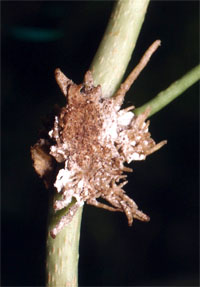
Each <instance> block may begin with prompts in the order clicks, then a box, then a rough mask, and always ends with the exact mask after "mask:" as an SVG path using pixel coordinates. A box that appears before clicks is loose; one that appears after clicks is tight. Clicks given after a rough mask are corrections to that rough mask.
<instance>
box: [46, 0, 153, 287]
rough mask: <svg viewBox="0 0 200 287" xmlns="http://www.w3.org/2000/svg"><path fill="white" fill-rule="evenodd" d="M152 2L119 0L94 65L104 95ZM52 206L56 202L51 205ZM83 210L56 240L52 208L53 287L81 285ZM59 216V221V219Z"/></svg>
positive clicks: (50, 272) (50, 250)
mask: <svg viewBox="0 0 200 287" xmlns="http://www.w3.org/2000/svg"><path fill="white" fill-rule="evenodd" d="M148 3H149V0H118V1H117V2H116V4H115V6H114V8H113V12H112V15H111V18H110V21H109V23H108V28H107V30H106V32H105V34H104V37H103V40H102V42H101V44H100V47H99V49H98V51H97V54H96V56H95V58H94V61H93V62H92V72H93V77H94V80H95V83H96V84H101V85H102V90H103V96H104V97H110V96H112V94H113V93H114V91H115V90H116V88H117V86H118V85H119V83H120V81H121V78H122V77H123V74H124V72H125V70H126V67H127V65H128V62H129V60H130V58H131V54H132V51H133V49H134V47H135V45H136V41H137V37H138V35H139V31H140V29H141V26H142V23H143V20H144V16H145V13H146V9H147V6H148ZM50 204H51V206H52V202H51V203H50ZM81 214H82V208H80V209H79V210H78V212H77V213H76V215H75V216H74V218H73V220H72V222H71V223H70V224H69V225H68V226H66V227H65V228H64V229H63V230H62V231H61V232H60V233H59V234H58V235H57V236H56V238H55V239H52V238H51V237H50V235H49V231H50V230H51V229H52V227H53V226H54V225H55V221H56V220H57V219H58V215H56V214H54V213H53V211H52V209H51V211H50V215H49V226H48V236H47V261H46V271H47V281H46V282H47V283H46V285H47V286H49V287H56V286H57V287H76V286H78V276H77V274H78V256H79V255H78V254H79V253H78V247H79V236H80V223H81ZM56 217H57V219H56Z"/></svg>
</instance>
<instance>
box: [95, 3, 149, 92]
mask: <svg viewBox="0 0 200 287" xmlns="http://www.w3.org/2000/svg"><path fill="white" fill-rule="evenodd" d="M148 4H149V0H119V1H117V2H116V4H115V7H114V9H113V12H112V14H111V17H110V21H109V23H108V26H107V29H106V31H105V34H104V36H103V39H102V41H101V43H100V46H99V48H98V50H97V53H96V55H95V57H94V60H93V62H92V64H91V70H92V74H93V77H94V82H95V84H96V85H97V84H100V85H101V88H102V94H103V97H104V98H108V97H111V96H112V95H113V94H114V92H115V91H116V89H117V88H118V86H119V85H120V83H121V80H122V77H123V75H124V73H125V71H126V68H127V65H128V63H129V60H130V58H131V54H132V52H133V50H134V48H135V45H136V42H137V38H138V35H139V32H140V29H141V27H142V23H143V21H144V17H145V14H146V10H147V6H148Z"/></svg>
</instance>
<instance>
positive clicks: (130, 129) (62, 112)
mask: <svg viewBox="0 0 200 287" xmlns="http://www.w3.org/2000/svg"><path fill="white" fill-rule="evenodd" d="M159 45H160V41H155V42H154V43H153V44H152V45H151V46H150V47H149V49H148V50H147V51H146V53H145V54H144V56H143V57H142V59H141V61H140V62H139V64H138V65H137V66H136V68H135V69H134V70H133V71H132V73H131V74H130V75H129V76H128V78H127V79H126V81H125V82H124V83H123V84H122V85H121V86H120V88H119V90H118V91H117V92H116V94H115V95H114V96H113V97H112V98H110V99H104V98H103V96H102V92H101V86H100V85H98V86H97V87H95V86H94V83H93V78H92V74H91V72H90V71H88V72H86V74H85V77H84V81H83V84H80V85H76V84H75V83H73V82H72V81H71V80H69V79H68V78H67V77H66V76H65V75H64V74H63V73H62V72H61V71H60V70H59V69H56V71H55V77H56V81H57V83H58V85H59V87H60V88H61V91H62V92H63V94H64V95H65V96H66V100H67V104H66V106H65V107H63V108H61V109H59V110H58V111H57V114H56V116H55V118H54V124H53V126H52V128H51V129H50V130H48V136H47V137H46V138H42V139H40V140H39V142H38V143H36V144H35V145H34V146H33V147H32V149H31V152H32V158H33V161H34V167H35V169H36V171H37V173H38V174H39V175H40V176H41V177H43V178H44V180H45V182H46V185H47V186H48V185H49V178H50V175H51V174H52V172H53V169H54V165H53V160H54V159H55V160H56V162H57V163H58V164H59V163H60V166H61V167H60V169H56V180H55V182H54V186H55V188H56V189H57V192H58V193H61V199H59V200H56V201H55V202H54V209H55V211H57V210H60V209H63V208H64V207H66V206H68V205H69V203H71V201H72V198H75V199H76V202H75V204H74V205H72V206H71V207H70V208H69V210H68V212H67V213H66V214H65V215H64V216H63V217H62V218H61V220H60V221H59V222H58V224H57V225H56V226H55V227H54V228H53V230H52V231H51V235H52V237H55V236H56V235H57V234H58V232H59V231H60V230H61V229H62V228H63V227H64V226H65V225H66V224H68V223H69V222H70V221H71V219H72V218H73V216H74V214H75V213H76V211H77V209H78V208H79V207H80V206H82V205H83V204H84V202H86V203H88V204H91V205H94V206H97V207H101V208H105V209H108V210H111V211H122V212H125V214H126V216H127V219H128V224H129V225H132V222H133V218H136V219H139V220H142V221H148V220H149V217H148V216H147V215H146V214H144V213H143V212H142V211H140V210H139V209H138V207H137V205H136V203H135V202H134V201H133V200H132V199H131V198H129V197H128V196H127V195H126V194H125V191H124V190H123V186H124V185H125V184H126V183H127V181H126V180H125V178H126V176H127V175H125V174H124V172H131V171H132V169H130V168H128V167H126V166H125V165H124V164H125V163H126V162H127V163H130V162H131V161H134V160H144V159H145V158H146V156H147V155H149V154H151V153H153V152H154V151H156V150H158V149H159V148H161V147H162V146H163V145H164V144H165V143H166V141H162V142H160V143H159V144H155V142H154V140H153V139H152V138H151V135H150V133H149V132H148V127H149V121H147V122H145V120H146V118H147V117H148V115H149V112H150V110H149V109H147V110H146V111H145V112H144V113H143V114H140V115H139V116H135V115H134V113H133V112H131V111H130V110H133V109H134V107H133V106H131V107H128V108H126V109H121V105H122V104H123V101H124V96H125V94H126V92H127V91H128V90H129V88H130V86H131V85H132V83H133V82H134V80H135V79H136V78H137V76H138V75H139V73H140V72H141V70H142V69H143V68H144V67H145V65H146V64H147V62H148V60H149V58H150V56H151V55H152V54H153V52H154V51H155V50H156V49H157V47H158V46H159ZM58 166H59V165H58ZM99 197H101V198H103V199H105V200H106V201H107V202H108V203H109V204H110V205H107V204H103V203H100V202H99V201H98V200H97V199H98V198H99Z"/></svg>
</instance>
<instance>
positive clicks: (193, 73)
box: [134, 65, 200, 117]
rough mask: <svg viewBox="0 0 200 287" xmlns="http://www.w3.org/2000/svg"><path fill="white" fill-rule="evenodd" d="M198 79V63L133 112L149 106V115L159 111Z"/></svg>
mask: <svg viewBox="0 0 200 287" xmlns="http://www.w3.org/2000/svg"><path fill="white" fill-rule="evenodd" d="M198 80H200V65H198V66H196V67H195V68H193V69H192V70H190V71H189V72H188V73H187V74H185V75H184V76H183V77H182V78H180V79H179V80H177V81H175V82H174V83H172V84H171V85H170V86H169V87H168V88H167V89H166V90H164V91H162V92H160V93H159V94H158V95H157V96H155V97H154V98H153V99H152V100H150V101H149V102H147V103H146V104H144V105H143V106H141V107H139V108H137V109H135V110H134V114H136V115H138V114H141V113H142V112H144V111H145V110H146V108H147V107H150V109H151V112H150V114H149V117H150V116H152V115H153V114H155V113H157V112H158V111H160V110H161V109H162V108H164V107H165V106H166V105H168V104H169V103H170V102H172V101H173V100H174V99H175V98H177V97H178V96H180V95H181V94H182V93H183V92H184V91H185V90H187V89H188V88H189V87H191V86H192V85H193V84H194V83H196V82H197V81H198Z"/></svg>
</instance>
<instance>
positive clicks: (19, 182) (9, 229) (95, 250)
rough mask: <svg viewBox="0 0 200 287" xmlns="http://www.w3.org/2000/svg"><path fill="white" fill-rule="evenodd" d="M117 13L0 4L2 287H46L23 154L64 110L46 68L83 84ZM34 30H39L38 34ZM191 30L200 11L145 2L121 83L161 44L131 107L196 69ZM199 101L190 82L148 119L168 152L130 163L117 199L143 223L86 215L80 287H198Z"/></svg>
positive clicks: (37, 194) (77, 5)
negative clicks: (130, 205) (49, 118)
mask: <svg viewBox="0 0 200 287" xmlns="http://www.w3.org/2000/svg"><path fill="white" fill-rule="evenodd" d="M113 3H114V2H110V1H107V2H103V1H89V2H87V1H81V2H67V1H66V2H64V1H63V2H59V1H57V2H56V1H55V2H41V1H34V2H19V1H16V2H10V1H9V2H2V8H1V14H2V57H1V58H2V77H1V84H2V100H1V101H2V200H1V201H2V220H1V229H2V250H1V252H2V266H1V267H2V273H1V276H2V286H10V285H12V286H44V285H45V279H44V277H45V273H44V262H45V230H46V216H47V199H48V191H47V190H45V188H44V185H43V183H42V181H41V180H40V179H39V178H38V176H37V175H36V174H35V172H34V170H33V168H32V162H31V159H30V146H31V145H33V144H34V143H35V142H36V141H37V132H38V129H39V128H40V127H41V118H42V117H43V115H45V114H46V113H48V112H49V111H50V110H51V108H52V106H53V105H54V104H55V103H58V104H60V105H63V104H64V97H63V96H62V95H61V93H60V91H59V89H58V87H57V85H56V82H55V80H54V69H55V68H56V67H60V68H61V69H62V70H63V71H64V72H65V73H66V75H67V76H68V77H69V78H71V79H73V81H74V82H77V83H80V82H81V81H82V78H83V75H84V72H85V71H86V70H87V69H88V68H89V66H90V63H91V61H92V58H93V56H94V54H95V51H96V49H97V47H98V45H99V42H100V40H101V37H102V35H103V32H104V29H105V27H106V24H107V21H108V19H109V15H110V12H111V9H112V6H113ZM24 27H25V28H27V29H28V30H27V31H28V33H25V34H22V31H25V30H23V29H24ZM32 28H35V29H36V28H37V29H38V30H36V31H42V30H41V29H47V30H45V31H47V33H46V34H45V35H46V36H42V37H39V32H37V33H36V35H35V34H33V32H32V30H31V29H32ZM52 29H53V30H56V33H57V34H55V35H54V33H53V32H52ZM198 29H199V3H198V2H197V1H196V2H195V1H191V2H189V1H177V2H172V1H152V2H151V3H150V5H149V8H148V12H147V16H146V19H145V22H144V25H143V28H142V31H141V34H140V37H139V40H138V43H137V47H136V49H135V52H134V56H133V58H132V60H131V62H130V64H129V67H128V69H127V73H128V72H130V70H131V69H132V68H133V67H134V65H136V63H137V62H138V60H139V59H140V57H141V56H142V54H143V52H144V51H145V50H146V49H147V47H148V46H149V45H150V44H151V43H152V42H153V41H154V40H155V39H161V40H162V46H161V47H160V48H159V50H158V51H157V52H156V54H155V55H154V56H153V58H152V60H151V61H150V63H149V64H148V67H146V68H145V70H144V71H143V73H142V74H141V75H140V77H139V79H138V80H137V81H136V83H135V84H134V86H133V87H132V89H131V90H130V91H129V93H128V95H127V102H128V103H130V104H134V105H135V106H139V105H142V104H143V103H145V102H146V101H147V100H149V99H151V98H152V97H154V96H155V95H156V93H158V92H159V91H160V90H162V89H165V88H167V86H168V85H169V84H170V83H172V82H173V81H174V80H176V79H178V78H180V77H181V76H182V75H183V74H184V73H186V72H187V71H188V70H189V69H191V68H193V67H194V66H195V65H197V63H198V60H199V54H198V53H199V38H198V35H199V30H198ZM48 31H49V32H48ZM198 94H199V90H198V84H195V85H194V86H192V87H191V88H189V89H188V90H187V91H186V92H185V93H184V94H183V95H182V96H181V97H179V98H178V99H176V100H175V101H174V102H173V103H171V104H170V105H168V106H167V107H166V108H165V109H163V110H162V111H160V112H159V113H157V114H156V115H154V116H153V117H152V118H151V126H150V131H151V133H152V137H153V138H154V139H155V140H156V141H157V142H158V141H160V140H163V139H167V140H168V144H167V146H165V147H163V148H162V149H161V150H159V151H158V152H156V153H155V154H153V155H151V156H149V157H148V158H147V160H146V161H144V162H134V163H132V164H131V167H132V168H133V169H134V172H133V174H131V176H129V184H128V185H127V186H126V188H125V189H126V191H127V193H128V194H129V196H130V197H132V198H133V199H134V200H135V201H136V203H137V204H138V206H139V207H140V208H141V209H142V210H143V211H144V212H145V213H147V214H148V215H150V217H151V221H150V222H149V223H142V222H138V221H134V224H133V226H132V227H131V228H130V227H128V224H127V220H126V217H125V215H123V214H121V213H119V214H118V213H111V212H108V211H104V210H102V209H97V208H94V207H90V206H85V208H84V213H83V220H82V229H81V241H80V263H79V284H80V286H114V285H117V286H136V285H137V286H144V285H147V286H157V285H161V286H163V285H165V286H166V285H168V286H172V285H173V286H174V285H175V286H198V285H199V284H198V283H199V282H198V278H199V276H198V270H199V269H198V258H199V248H198V226H199V224H198V206H199V198H198V174H199V170H198V161H199V158H198Z"/></svg>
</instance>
